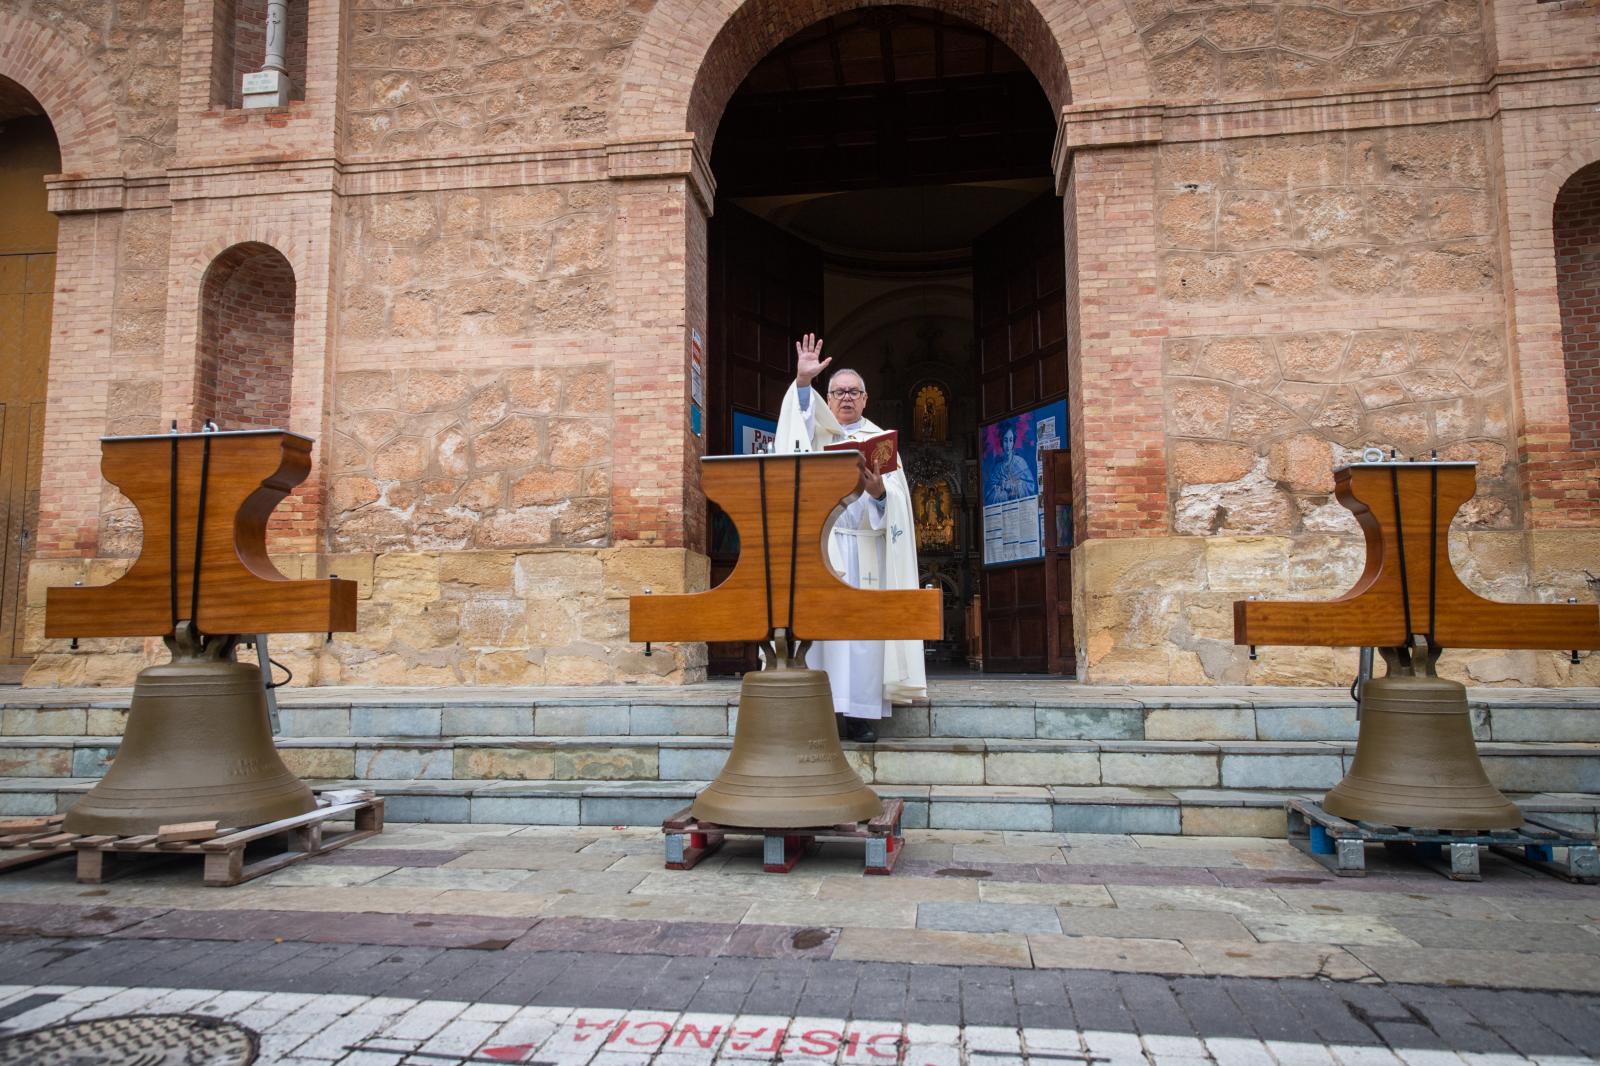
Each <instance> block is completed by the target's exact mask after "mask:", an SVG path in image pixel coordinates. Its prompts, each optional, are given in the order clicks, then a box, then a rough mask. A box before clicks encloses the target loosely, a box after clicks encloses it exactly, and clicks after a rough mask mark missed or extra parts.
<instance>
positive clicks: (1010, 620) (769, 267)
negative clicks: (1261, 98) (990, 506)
mask: <svg viewBox="0 0 1600 1066" xmlns="http://www.w3.org/2000/svg"><path fill="white" fill-rule="evenodd" d="M708 245H709V247H708V253H709V254H708V274H709V277H708V282H709V283H708V286H707V310H708V328H707V337H706V341H707V363H708V366H707V379H708V386H709V391H708V396H707V404H708V411H707V434H708V436H707V450H708V453H709V454H714V455H715V454H727V453H730V452H733V451H735V450H736V445H737V442H736V441H735V439H734V425H733V424H734V412H735V411H743V412H746V413H748V414H753V415H759V416H761V417H764V418H773V419H775V418H776V417H777V414H778V409H779V406H780V404H781V403H782V400H783V395H784V392H785V391H786V390H787V389H788V387H789V384H790V382H792V381H793V380H794V360H795V355H794V342H795V339H796V338H797V337H799V336H800V335H801V334H804V333H807V332H821V331H822V327H823V317H822V258H821V255H820V253H819V252H818V251H817V249H816V248H815V247H813V246H812V245H810V244H807V243H806V242H804V241H802V240H799V239H798V238H796V237H793V236H791V235H790V234H788V233H786V232H784V231H783V230H781V229H779V228H778V227H776V226H774V225H772V224H770V223H768V222H765V221H763V220H762V219H759V218H757V217H755V216H754V215H751V214H749V213H748V212H745V211H741V210H739V209H738V208H736V207H733V206H731V205H722V206H719V208H718V210H717V213H716V214H715V215H714V216H713V217H712V219H711V225H710V231H709V234H708ZM1065 268H1066V263H1065V255H1064V249H1063V245H1062V229H1061V201H1060V200H1058V199H1057V198H1056V197H1054V196H1045V197H1042V198H1041V199H1039V200H1038V201H1036V202H1034V203H1033V204H1031V205H1030V206H1028V207H1027V208H1024V209H1023V210H1021V211H1019V212H1017V213H1016V214H1015V215H1013V216H1011V217H1010V218H1009V219H1007V220H1006V221H1005V222H1003V223H1001V225H999V226H998V227H996V228H995V229H993V230H991V231H990V232H989V233H987V234H985V235H984V236H983V237H982V238H981V239H980V240H979V241H978V243H977V245H976V246H975V248H974V257H973V292H974V321H975V324H976V328H977V337H976V341H977V349H978V364H979V365H978V368H977V370H978V372H977V381H976V385H977V386H978V388H979V396H980V401H979V402H980V422H991V421H993V420H995V419H997V418H1002V417H1005V416H1007V415H1010V414H1015V413H1018V412H1021V411H1026V410H1029V409H1031V408H1033V407H1037V406H1039V405H1040V404H1044V403H1049V402H1051V401H1053V400H1058V399H1061V398H1063V397H1065V396H1066V393H1067V339H1066V286H1065ZM827 354H836V353H827ZM837 354H842V353H837ZM953 384H954V383H953ZM1067 458H1068V456H1067V453H1066V452H1065V451H1061V452H1047V453H1045V470H1044V471H1042V472H1041V473H1042V475H1043V476H1042V477H1041V483H1042V484H1041V490H1042V491H1043V492H1044V494H1045V500H1044V505H1045V507H1046V514H1047V515H1052V516H1053V515H1054V513H1055V508H1056V507H1057V506H1063V507H1066V508H1067V509H1068V511H1069V513H1070V509H1071V505H1072V500H1071V486H1072V481H1071V474H1070V464H1069V463H1068V462H1067ZM979 518H980V521H981V515H980V516H979ZM710 525H711V528H712V536H711V541H712V542H711V544H710V545H709V551H710V555H711V580H712V583H713V584H716V583H717V582H718V581H720V580H721V579H722V578H724V577H726V576H727V574H728V573H730V572H731V571H732V568H733V564H734V561H735V560H736V559H737V547H736V546H735V545H734V542H733V541H732V540H731V539H729V538H728V537H727V536H726V531H725V530H724V535H723V536H721V537H719V536H718V526H719V523H718V522H717V521H716V518H715V512H713V521H712V523H711V524H710ZM1045 526H1046V534H1047V550H1046V553H1045V558H1044V559H1043V560H1042V561H1036V562H1030V563H1020V564H1016V565H1013V566H1007V567H1001V568H996V569H993V570H985V571H984V573H983V580H982V597H983V645H984V670H985V672H994V673H1065V674H1072V673H1075V672H1076V658H1075V655H1074V652H1073V640H1072V613H1071V612H1072V571H1071V560H1070V557H1069V552H1070V548H1071V545H1070V544H1061V543H1057V538H1056V537H1055V535H1054V527H1055V523H1054V522H1053V521H1047V522H1046V523H1045ZM709 650H710V656H711V669H712V672H713V673H727V672H739V671H742V670H744V669H749V668H752V667H753V666H754V663H753V661H752V659H751V654H752V653H751V652H750V651H749V649H748V648H747V647H746V646H742V645H727V646H723V645H712V646H711V647H710V649H709Z"/></svg>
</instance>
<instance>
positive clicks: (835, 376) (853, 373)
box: [828, 366, 867, 392]
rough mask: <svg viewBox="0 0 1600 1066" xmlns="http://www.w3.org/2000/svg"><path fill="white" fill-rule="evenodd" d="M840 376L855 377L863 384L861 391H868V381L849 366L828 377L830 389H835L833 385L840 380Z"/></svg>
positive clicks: (859, 372)
mask: <svg viewBox="0 0 1600 1066" xmlns="http://www.w3.org/2000/svg"><path fill="white" fill-rule="evenodd" d="M840 374H849V375H851V376H853V377H854V378H855V379H856V380H857V381H859V382H861V391H862V392H866V391H867V379H866V378H864V377H862V376H861V371H859V370H856V369H854V368H853V367H848V366H841V367H840V368H839V369H838V370H835V371H834V372H833V373H831V374H829V375H828V388H830V389H831V388H833V383H834V382H835V381H837V380H838V379H839V375H840Z"/></svg>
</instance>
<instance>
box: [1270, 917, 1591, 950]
mask: <svg viewBox="0 0 1600 1066" xmlns="http://www.w3.org/2000/svg"><path fill="white" fill-rule="evenodd" d="M1240 920H1241V921H1242V922H1243V923H1244V925H1245V927H1246V928H1248V929H1249V930H1250V932H1251V933H1252V934H1253V935H1254V936H1255V938H1256V939H1257V940H1260V941H1262V942H1264V943H1265V942H1269V941H1276V940H1289V941H1297V942H1299V943H1305V944H1375V945H1390V946H1395V947H1417V946H1418V943H1417V941H1415V940H1413V939H1411V938H1410V937H1408V936H1406V935H1405V934H1404V933H1402V932H1401V931H1400V930H1399V929H1397V928H1395V926H1394V925H1393V924H1392V920H1387V921H1386V920H1384V919H1381V918H1377V917H1373V916H1364V915H1349V916H1344V915H1332V914H1281V915H1280V914H1246V915H1243V916H1242V917H1241V919H1240ZM1518 924H1520V923H1518ZM1597 939H1600V938H1597Z"/></svg>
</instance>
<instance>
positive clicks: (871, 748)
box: [0, 736, 1600, 793]
mask: <svg viewBox="0 0 1600 1066" xmlns="http://www.w3.org/2000/svg"><path fill="white" fill-rule="evenodd" d="M117 746H118V741H117V740H116V739H115V738H89V737H0V777H28V778H50V777H98V776H100V775H101V774H103V773H104V772H105V768H106V766H107V764H108V763H109V760H110V759H112V758H113V757H114V756H115V754H116V750H117ZM731 746H732V741H731V740H730V739H729V738H727V737H635V736H616V737H532V738H511V737H493V736H487V737H452V738H448V739H423V738H415V737H387V738H381V737H288V738H281V739H280V740H279V742H278V748H279V750H280V751H281V752H282V753H283V757H284V761H285V762H286V763H287V764H288V766H289V767H290V769H292V770H293V771H294V772H295V773H297V774H299V775H301V776H302V777H306V778H318V779H327V778H344V777H358V778H361V779H363V780H378V781H383V780H414V779H420V780H478V781H494V780H528V781H557V782H559V781H568V780H575V781H582V780H610V781H619V782H630V781H631V782H672V781H705V780H709V779H710V778H712V777H714V776H715V775H716V774H717V772H718V771H719V770H720V769H721V767H722V764H723V762H724V761H725V760H726V759H727V756H728V751H729V749H730V747H731ZM845 749H846V754H847V757H848V758H849V759H850V761H851V763H852V764H853V765H854V766H855V767H856V769H857V771H858V772H859V773H860V774H861V776H862V777H863V779H865V780H866V781H868V782H869V783H872V784H883V785H908V786H926V785H967V786H972V785H987V786H1022V787H1049V786H1057V785H1064V786H1078V787H1084V786H1103V785H1109V786H1119V787H1136V788H1168V789H1171V788H1202V789H1203V788H1242V789H1312V790H1320V789H1327V788H1331V787H1332V786H1333V785H1335V784H1337V783H1338V781H1339V779H1340V778H1341V777H1343V776H1344V774H1345V773H1346V772H1347V771H1348V770H1349V768H1350V763H1351V760H1352V757H1353V755H1354V752H1355V743H1354V742H1353V741H1337V740H1330V741H1300V742H1274V741H1259V740H1237V741H1176V740H1015V739H981V740H980V739H957V738H925V739H886V740H881V741H879V742H878V743H877V744H853V743H852V744H846V745H845ZM1478 750H1479V754H1480V755H1481V757H1482V759H1483V763H1484V766H1485V767H1486V768H1487V770H1488V773H1489V776H1490V778H1491V779H1492V780H1493V781H1494V782H1495V784H1496V785H1498V786H1499V787H1500V788H1502V789H1506V790H1508V791H1516V792H1581V793H1588V792H1600V744H1587V743H1543V742H1540V743H1531V742H1530V743H1517V744H1511V743H1496V742H1486V743H1481V744H1479V745H1478Z"/></svg>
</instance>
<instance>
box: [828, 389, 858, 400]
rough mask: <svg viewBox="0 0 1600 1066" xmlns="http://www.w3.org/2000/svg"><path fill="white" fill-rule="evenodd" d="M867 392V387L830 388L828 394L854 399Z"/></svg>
mask: <svg viewBox="0 0 1600 1066" xmlns="http://www.w3.org/2000/svg"><path fill="white" fill-rule="evenodd" d="M866 394H867V390H866V389H829V390H828V395H829V396H837V397H839V398H840V399H844V400H853V399H855V398H856V397H857V396H865V395H866Z"/></svg>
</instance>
